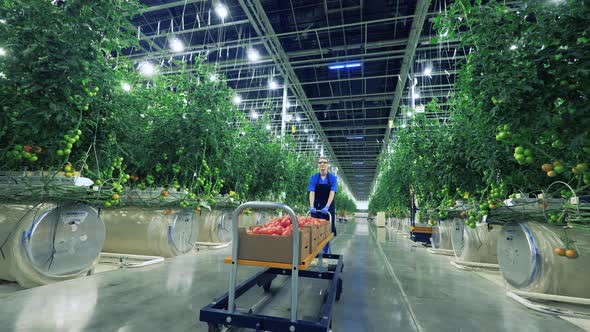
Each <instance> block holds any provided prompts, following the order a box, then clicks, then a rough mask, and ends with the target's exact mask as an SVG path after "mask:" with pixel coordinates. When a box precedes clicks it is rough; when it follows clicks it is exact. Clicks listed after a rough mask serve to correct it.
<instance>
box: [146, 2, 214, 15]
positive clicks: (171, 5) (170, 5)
mask: <svg viewBox="0 0 590 332" xmlns="http://www.w3.org/2000/svg"><path fill="white" fill-rule="evenodd" d="M205 1H207V0H180V1H174V2H170V3H166V4H163V5H157V6H151V7H148V8H145V9H140V10H139V12H138V14H145V13H151V12H155V11H158V10H161V9H169V8H174V7H180V6H185V5H188V4H191V3H196V2H205Z"/></svg>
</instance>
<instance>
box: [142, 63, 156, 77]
mask: <svg viewBox="0 0 590 332" xmlns="http://www.w3.org/2000/svg"><path fill="white" fill-rule="evenodd" d="M137 69H139V72H140V73H141V74H142V75H143V76H154V75H155V74H156V66H154V64H153V63H151V62H149V61H143V62H141V63H140V64H139V66H137Z"/></svg>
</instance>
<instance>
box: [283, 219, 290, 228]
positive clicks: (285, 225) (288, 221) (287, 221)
mask: <svg viewBox="0 0 590 332" xmlns="http://www.w3.org/2000/svg"><path fill="white" fill-rule="evenodd" d="M289 225H291V221H290V220H283V221H281V226H282V227H289Z"/></svg>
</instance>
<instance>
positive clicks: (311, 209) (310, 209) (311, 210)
mask: <svg viewBox="0 0 590 332" xmlns="http://www.w3.org/2000/svg"><path fill="white" fill-rule="evenodd" d="M309 212H310V213H316V212H317V210H316V209H315V208H314V207H313V206H312V207H310V208H309Z"/></svg>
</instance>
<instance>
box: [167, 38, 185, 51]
mask: <svg viewBox="0 0 590 332" xmlns="http://www.w3.org/2000/svg"><path fill="white" fill-rule="evenodd" d="M170 49H171V50H172V52H176V53H179V52H182V51H184V44H183V43H182V41H181V40H180V39H178V38H174V39H172V40H170Z"/></svg>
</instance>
